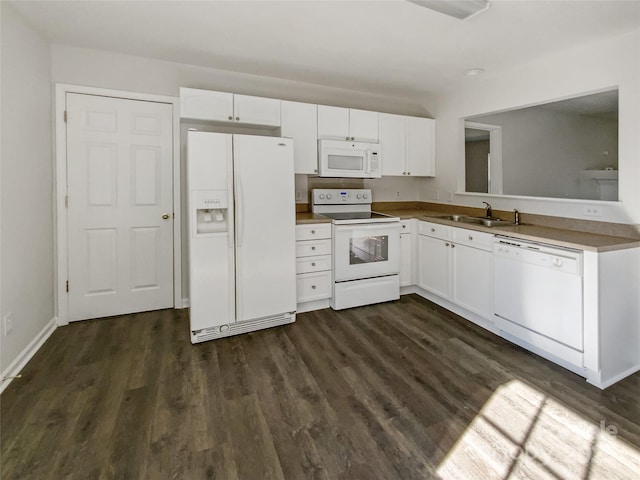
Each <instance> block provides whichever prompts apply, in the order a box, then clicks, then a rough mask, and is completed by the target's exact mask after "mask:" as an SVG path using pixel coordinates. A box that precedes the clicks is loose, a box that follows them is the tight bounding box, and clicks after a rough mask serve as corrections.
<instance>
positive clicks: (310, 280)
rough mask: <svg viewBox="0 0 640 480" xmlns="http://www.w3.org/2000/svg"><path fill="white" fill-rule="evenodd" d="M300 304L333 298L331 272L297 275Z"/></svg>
mask: <svg viewBox="0 0 640 480" xmlns="http://www.w3.org/2000/svg"><path fill="white" fill-rule="evenodd" d="M296 281H297V282H296V283H297V301H298V303H302V302H310V301H311V300H321V299H323V298H331V286H332V285H331V272H330V271H329V272H319V273H303V274H300V275H296Z"/></svg>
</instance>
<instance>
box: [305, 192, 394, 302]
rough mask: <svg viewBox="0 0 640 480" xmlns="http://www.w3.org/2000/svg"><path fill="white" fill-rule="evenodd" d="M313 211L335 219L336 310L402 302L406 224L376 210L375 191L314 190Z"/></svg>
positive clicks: (334, 274) (334, 296)
mask: <svg viewBox="0 0 640 480" xmlns="http://www.w3.org/2000/svg"><path fill="white" fill-rule="evenodd" d="M311 210H312V212H313V213H317V214H321V215H324V216H326V217H329V218H331V219H332V233H333V235H332V238H333V243H332V247H333V248H332V250H333V280H334V284H333V295H332V300H331V308H333V309H334V310H341V309H344V308H351V307H357V306H361V305H368V304H371V303H379V302H386V301H389V300H397V299H398V298H400V275H399V274H400V219H399V218H398V217H393V216H391V215H385V214H383V213H378V212H373V211H371V190H370V189H333V188H332V189H327V188H323V189H314V190H313V192H312V205H311Z"/></svg>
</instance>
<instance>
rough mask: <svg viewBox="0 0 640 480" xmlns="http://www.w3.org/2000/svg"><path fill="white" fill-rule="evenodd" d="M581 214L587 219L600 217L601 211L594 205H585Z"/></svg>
mask: <svg viewBox="0 0 640 480" xmlns="http://www.w3.org/2000/svg"><path fill="white" fill-rule="evenodd" d="M582 213H583V214H584V215H587V216H588V217H601V216H602V210H600V207H596V206H594V205H587V206H586V207H582Z"/></svg>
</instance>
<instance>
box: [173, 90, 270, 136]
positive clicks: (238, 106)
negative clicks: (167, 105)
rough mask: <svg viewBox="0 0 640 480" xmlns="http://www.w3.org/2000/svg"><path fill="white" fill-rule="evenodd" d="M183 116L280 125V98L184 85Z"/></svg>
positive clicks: (195, 118)
mask: <svg viewBox="0 0 640 480" xmlns="http://www.w3.org/2000/svg"><path fill="white" fill-rule="evenodd" d="M180 117H181V118H186V119H190V120H206V121H211V122H224V123H230V122H232V123H242V124H246V125H256V126H265V127H273V128H276V127H279V126H280V100H278V99H274V98H263V97H253V96H249V95H237V94H233V93H228V92H214V91H211V90H199V89H196V88H181V89H180Z"/></svg>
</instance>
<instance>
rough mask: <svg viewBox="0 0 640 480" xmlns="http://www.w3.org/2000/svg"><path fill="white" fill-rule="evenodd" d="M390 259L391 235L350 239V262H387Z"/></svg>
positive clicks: (352, 263)
mask: <svg viewBox="0 0 640 480" xmlns="http://www.w3.org/2000/svg"><path fill="white" fill-rule="evenodd" d="M388 260H389V236H388V235H377V236H373V237H358V238H350V239H349V264H350V265H357V264H359V263H373V262H386V261H388Z"/></svg>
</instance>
